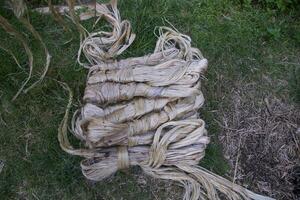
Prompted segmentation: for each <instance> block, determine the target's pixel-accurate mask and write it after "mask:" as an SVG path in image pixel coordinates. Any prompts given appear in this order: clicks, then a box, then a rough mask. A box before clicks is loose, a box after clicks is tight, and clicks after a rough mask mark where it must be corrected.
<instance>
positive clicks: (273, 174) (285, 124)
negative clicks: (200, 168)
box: [220, 77, 300, 199]
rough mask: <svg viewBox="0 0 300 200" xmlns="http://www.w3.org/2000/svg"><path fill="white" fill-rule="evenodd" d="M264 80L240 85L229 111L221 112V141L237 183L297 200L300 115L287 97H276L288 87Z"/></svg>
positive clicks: (233, 91) (279, 197) (234, 94)
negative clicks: (295, 177)
mask: <svg viewBox="0 0 300 200" xmlns="http://www.w3.org/2000/svg"><path fill="white" fill-rule="evenodd" d="M263 79H265V80H263V81H262V82H261V83H257V82H256V83H248V84H247V83H244V82H241V83H239V84H237V85H236V87H235V88H234V89H233V90H232V91H231V93H232V99H231V100H230V102H231V104H230V106H229V109H228V110H220V112H221V114H222V122H221V123H220V125H221V126H222V127H223V131H222V133H221V136H220V140H221V142H222V143H223V146H224V153H225V156H226V158H227V159H228V160H229V163H230V166H231V169H232V170H231V176H233V177H234V181H236V182H238V183H243V184H244V185H247V186H249V187H250V189H252V190H255V191H256V192H259V193H263V194H267V195H269V196H271V197H275V198H276V199H297V197H296V196H295V194H294V192H293V190H294V185H293V184H294V183H293V179H294V177H293V174H294V173H293V171H294V169H295V167H296V166H297V165H298V166H299V161H300V158H299V155H300V131H299V122H300V115H299V113H300V110H299V108H297V107H296V106H295V105H292V104H291V103H290V102H288V101H287V100H288V99H287V97H288V95H286V96H281V97H279V96H277V95H276V94H275V93H274V92H273V91H275V87H277V86H278V84H279V83H281V84H285V82H280V80H276V81H272V80H270V79H269V78H268V77H264V78H263ZM259 88H264V89H259ZM266 88H270V90H268V89H266Z"/></svg>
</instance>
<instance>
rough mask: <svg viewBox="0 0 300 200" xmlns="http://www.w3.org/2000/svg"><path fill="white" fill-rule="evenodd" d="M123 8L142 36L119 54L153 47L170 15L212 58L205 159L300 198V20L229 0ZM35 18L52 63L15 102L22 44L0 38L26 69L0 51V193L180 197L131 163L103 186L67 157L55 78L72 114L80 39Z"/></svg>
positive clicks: (267, 189)
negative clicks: (299, 188) (297, 180)
mask: <svg viewBox="0 0 300 200" xmlns="http://www.w3.org/2000/svg"><path fill="white" fill-rule="evenodd" d="M1 2H2V1H1ZM119 8H120V10H121V15H122V17H123V18H126V19H129V20H130V21H131V22H132V26H133V30H134V32H135V33H136V34H137V38H136V41H135V42H134V44H133V45H132V46H131V47H130V48H129V49H128V51H127V52H126V53H125V54H124V55H123V57H129V56H141V55H144V54H146V53H150V52H151V51H152V50H153V47H154V45H155V40H156V38H155V36H154V34H153V30H154V28H155V26H160V25H168V24H167V23H166V19H167V20H168V21H169V22H171V23H172V24H173V25H174V26H175V27H176V28H177V29H178V30H179V31H181V32H183V33H186V34H188V35H190V36H191V38H192V40H193V45H194V46H196V47H198V48H200V49H201V50H202V52H203V54H204V56H205V57H206V58H207V59H208V60H209V70H208V72H207V74H206V79H205V80H204V81H203V86H202V87H203V90H204V92H205V97H206V104H205V106H204V107H203V108H202V109H201V110H200V111H199V113H200V115H201V117H202V118H203V119H204V120H205V121H206V122H207V128H208V131H209V134H210V135H211V137H212V138H213V140H212V143H211V144H210V146H209V148H208V149H207V155H206V157H205V159H204V160H203V161H202V162H201V163H200V165H203V166H205V167H206V168H208V169H210V170H212V171H214V172H215V173H218V174H221V175H223V176H225V177H227V178H229V179H234V181H236V182H238V183H240V184H243V185H244V186H246V187H248V188H250V189H252V190H255V191H256V192H260V193H263V194H268V195H270V196H273V197H276V198H278V199H296V196H295V195H293V180H292V177H293V172H294V171H295V170H294V169H295V168H294V166H295V165H296V163H297V162H298V165H299V154H300V149H299V145H300V143H299V140H300V130H299V124H300V121H299V120H300V119H299V104H297V102H298V103H299V100H300V97H299V95H300V91H299V88H300V87H299V82H300V69H299V68H300V20H299V16H298V17H297V16H296V15H295V14H293V13H282V14H278V13H275V12H273V11H268V10H266V9H261V8H253V7H241V6H240V5H239V4H234V3H230V2H229V1H228V2H227V1H196V0H193V1H179V0H178V1H177V0H162V1H150V0H145V1H144V0H143V1H140V0H134V1H129V0H126V1H121V3H120V5H119ZM0 13H1V15H3V16H5V17H6V18H7V19H9V21H10V22H11V23H12V24H14V25H15V26H16V27H17V29H18V30H20V31H22V32H23V33H24V34H25V35H26V37H27V39H28V41H29V42H30V46H31V48H32V51H33V53H34V62H35V64H34V66H35V68H36V69H37V70H36V71H35V74H38V73H39V71H40V70H41V66H42V65H43V62H44V55H43V51H42V49H41V48H40V45H39V43H38V42H37V41H35V40H34V39H33V37H32V36H31V35H30V34H29V32H28V31H26V29H25V28H24V27H22V26H21V25H20V24H19V23H18V21H17V20H16V19H15V18H14V17H13V15H12V13H11V12H10V11H8V10H6V9H4V8H3V7H2V5H1V9H0ZM30 19H31V22H32V24H33V25H34V27H36V29H37V31H39V32H40V34H41V35H42V37H43V38H44V41H45V43H46V44H47V46H48V49H49V50H50V53H51V54H52V56H53V59H52V63H51V67H50V70H49V73H48V74H47V78H46V79H45V81H43V83H42V84H41V85H39V86H38V87H36V88H35V89H33V90H32V91H31V92H29V93H28V94H26V95H21V96H20V97H19V98H18V99H17V100H16V101H15V102H11V101H10V100H11V98H12V97H13V95H14V94H15V93H16V92H17V90H18V88H19V86H20V85H21V84H22V81H23V80H24V79H25V77H26V75H27V72H28V70H27V67H28V64H27V59H26V55H25V54H24V51H23V49H22V47H21V45H20V44H18V42H15V40H14V38H13V37H10V36H9V35H7V34H6V33H5V32H4V31H3V30H2V29H0V42H1V44H2V45H3V46H6V47H9V48H10V49H11V50H12V51H13V52H14V53H15V54H16V56H17V57H18V59H19V60H20V63H21V65H22V67H24V69H19V68H18V67H17V66H16V65H15V63H14V61H13V59H11V57H10V56H9V55H8V54H6V53H5V52H4V51H2V50H0V100H1V104H0V159H1V161H2V162H1V163H4V166H3V170H2V172H1V173H0V197H1V199H180V198H181V196H180V192H181V190H180V189H179V188H177V187H176V186H175V185H174V184H170V183H164V182H158V181H156V180H153V179H149V178H147V177H144V176H143V175H142V174H141V172H140V171H139V169H135V168H134V169H132V170H130V173H128V174H126V173H118V174H117V175H116V176H115V177H113V178H112V179H110V180H107V181H105V182H100V183H91V182H87V181H86V180H85V179H84V178H83V176H82V174H81V171H80V167H79V162H80V158H77V157H74V156H70V155H67V154H66V153H65V152H63V151H62V150H61V149H60V147H59V144H58V141H57V127H58V124H59V122H60V120H61V118H62V116H63V113H64V109H65V105H66V103H67V94H66V93H65V92H64V90H63V89H62V88H61V87H60V86H59V85H58V84H57V83H56V82H55V81H53V80H52V79H51V78H55V79H58V80H62V81H65V82H67V83H68V84H69V85H70V87H71V88H72V90H73V91H74V93H75V101H74V105H73V109H74V110H75V108H76V107H78V106H79V105H80V99H81V96H82V92H83V88H84V83H85V77H86V73H87V71H86V70H85V69H82V68H81V67H80V66H78V65H77V64H76V61H75V58H76V53H77V49H78V43H79V41H78V35H77V34H76V31H73V32H72V33H65V32H64V31H63V29H62V28H61V27H60V26H59V25H57V23H55V21H54V20H53V19H52V18H51V17H46V16H40V15H38V14H36V13H30ZM92 22H93V21H91V22H87V23H86V24H85V25H86V26H87V27H91V25H92ZM69 25H70V26H71V27H72V25H71V23H69ZM73 29H74V30H75V28H74V27H73ZM89 30H91V29H89ZM71 38H73V40H72V41H71V42H67V41H69V40H70V39H71ZM37 77H38V76H36V77H35V78H37ZM221 143H222V145H221ZM222 152H223V153H224V155H225V156H223V154H222ZM1 166H2V165H1ZM298 176H299V175H298Z"/></svg>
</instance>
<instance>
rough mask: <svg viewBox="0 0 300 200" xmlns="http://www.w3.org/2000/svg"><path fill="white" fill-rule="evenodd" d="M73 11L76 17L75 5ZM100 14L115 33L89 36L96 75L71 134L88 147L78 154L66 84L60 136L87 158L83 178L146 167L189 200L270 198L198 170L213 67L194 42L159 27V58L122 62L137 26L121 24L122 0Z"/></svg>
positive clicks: (83, 52) (85, 50)
mask: <svg viewBox="0 0 300 200" xmlns="http://www.w3.org/2000/svg"><path fill="white" fill-rule="evenodd" d="M70 6H71V7H70ZM72 6H73V7H72ZM69 7H70V8H69V10H70V11H71V12H74V9H75V8H74V5H72V4H69ZM87 8H88V11H87V14H82V15H81V17H79V18H76V17H75V16H74V13H73V14H71V15H72V16H71V17H72V18H73V19H74V23H79V22H78V21H76V20H78V19H82V16H84V17H83V19H86V18H89V17H90V14H89V13H93V12H92V11H91V9H93V7H91V6H87ZM94 8H95V12H96V14H95V16H97V17H99V18H104V19H106V21H107V22H108V23H110V25H111V28H112V31H111V32H107V31H99V32H95V33H88V32H86V34H87V35H86V36H84V35H83V36H84V38H82V40H81V44H80V49H79V52H78V62H79V63H80V64H81V65H82V66H84V67H85V68H88V69H89V73H88V77H87V82H86V84H87V85H86V89H85V92H84V97H83V101H84V105H83V107H82V108H80V109H79V110H77V111H76V112H75V113H74V116H73V118H72V133H73V135H74V136H75V137H76V138H78V139H79V140H81V141H82V142H83V143H84V144H85V148H81V149H75V148H74V147H73V146H72V145H71V143H70V142H69V140H68V136H67V124H68V117H69V110H70V108H71V104H72V92H71V90H70V88H68V87H67V85H65V84H63V87H65V88H66V89H67V90H69V93H70V98H69V104H68V106H67V110H66V113H65V117H64V119H63V121H62V123H61V125H60V127H59V135H58V138H59V142H60V145H61V147H62V149H63V150H65V151H66V152H68V153H70V154H72V155H78V156H82V157H84V158H85V159H84V160H83V161H82V162H81V168H82V173H83V175H84V176H85V177H86V178H87V179H90V180H94V181H101V180H103V179H106V178H108V177H110V176H112V175H113V174H114V173H116V172H117V171H118V170H122V169H126V168H129V167H130V166H139V167H141V168H142V170H143V171H144V172H145V173H146V174H148V175H150V176H152V177H156V178H160V179H167V180H173V181H177V182H179V183H180V184H181V185H182V187H184V189H185V193H184V196H183V199H186V200H190V199H193V200H194V199H195V200H196V199H220V198H221V197H220V196H224V197H227V198H228V199H233V200H237V199H271V198H269V197H264V196H261V195H258V194H255V193H253V192H251V191H249V190H247V189H245V188H243V187H241V186H239V185H236V184H234V183H232V182H230V181H228V180H226V179H224V178H222V177H220V176H218V175H215V174H213V173H211V172H209V171H207V170H206V169H204V168H202V167H200V166H198V163H199V161H200V160H201V159H202V158H203V157H204V155H205V149H206V146H207V144H208V143H209V141H210V140H209V136H208V135H207V131H206V129H205V122H204V121H203V120H202V119H200V118H199V117H198V115H197V110H198V109H199V108H200V107H201V106H202V105H203V102H204V97H203V94H202V92H201V90H200V80H201V76H202V75H203V73H204V72H205V71H206V68H207V64H208V63H207V60H206V59H205V58H204V57H203V56H202V54H201V52H200V51H199V50H198V49H197V48H193V47H192V46H191V39H190V37H189V36H187V35H184V34H181V33H179V32H178V31H177V30H173V29H170V28H167V27H159V28H158V31H159V38H158V40H157V43H156V47H155V49H154V52H153V53H152V54H150V55H146V56H143V57H137V58H128V59H123V60H116V59H115V57H116V56H117V55H120V54H121V53H122V52H123V51H125V50H126V49H127V48H128V47H129V45H130V44H131V43H132V42H133V40H134V38H135V34H133V33H132V32H131V26H130V22H129V21H127V20H121V18H120V14H119V11H118V9H117V1H111V3H110V4H96V6H95V7H94ZM58 10H59V9H58ZM75 18H76V19H75ZM97 21H99V20H97ZM80 27H81V26H80ZM83 57H84V58H85V60H86V61H87V63H84V62H83V61H82V59H83Z"/></svg>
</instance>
